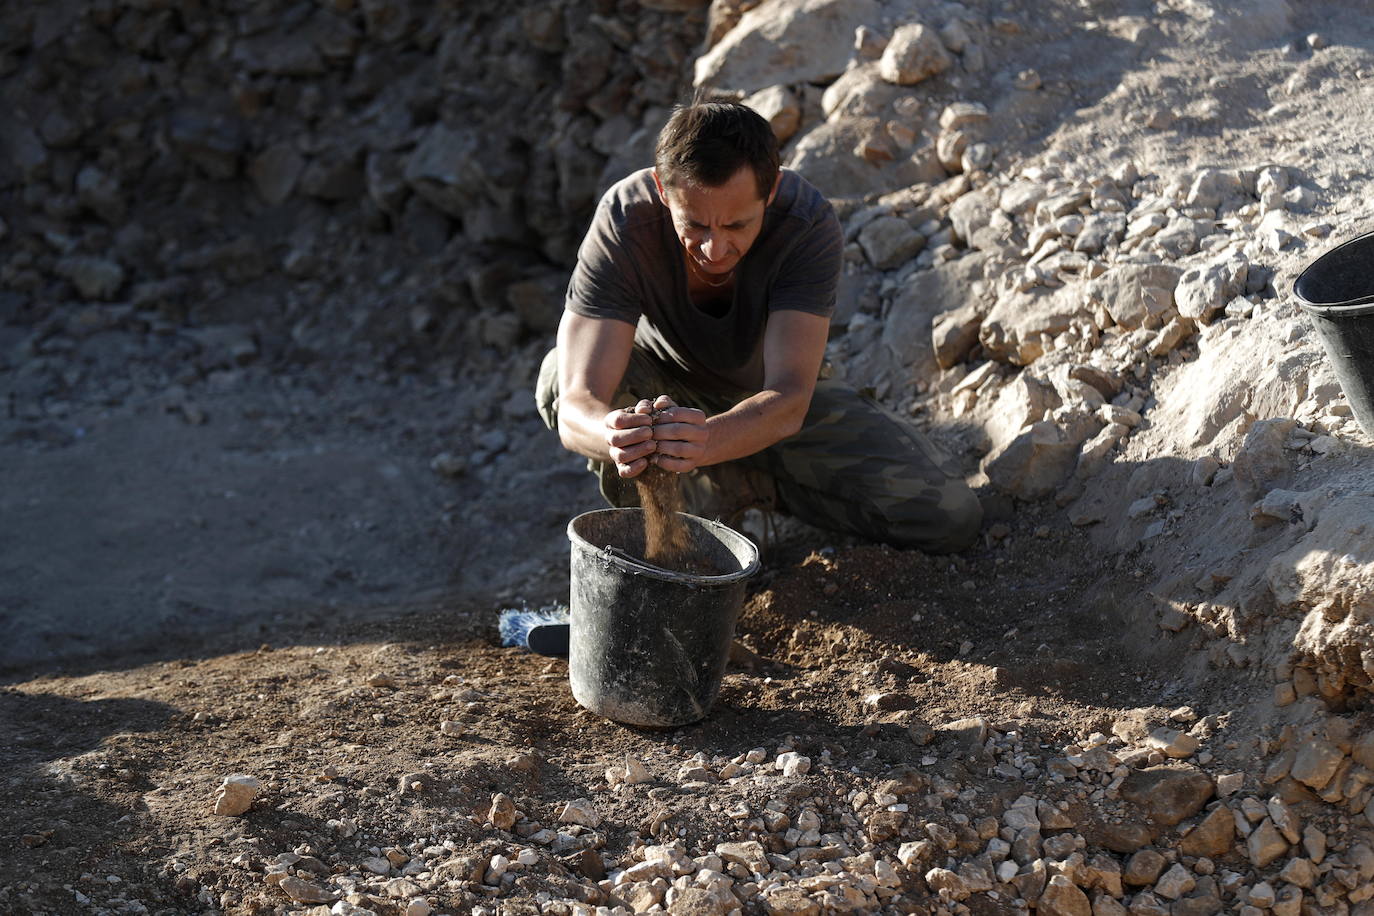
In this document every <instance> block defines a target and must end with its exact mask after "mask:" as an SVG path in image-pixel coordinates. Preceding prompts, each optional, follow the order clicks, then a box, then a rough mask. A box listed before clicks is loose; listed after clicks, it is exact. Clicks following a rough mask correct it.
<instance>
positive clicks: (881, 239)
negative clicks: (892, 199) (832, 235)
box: [859, 216, 926, 270]
mask: <svg viewBox="0 0 1374 916" xmlns="http://www.w3.org/2000/svg"><path fill="white" fill-rule="evenodd" d="M925 244H926V237H925V236H923V235H921V233H919V232H917V231H916V230H915V229H913V228H911V223H909V222H907V221H906V220H904V219H902V218H901V217H899V216H880V217H878V218H877V219H875V220H872V221H871V222H869V223H868V224H867V225H865V226H864V227H863V229H861V230H860V231H859V247H860V248H862V249H863V252H864V255H865V256H866V257H867V258H868V262H869V263H870V264H872V265H873V266H874V267H876V268H878V269H879V270H891V269H892V268H894V267H900V266H901V265H903V264H905V263H906V262H907V261H909V260H910V259H911V258H914V257H915V256H916V255H917V253H918V252H920V250H921V249H922V248H924V247H925Z"/></svg>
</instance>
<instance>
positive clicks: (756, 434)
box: [652, 310, 830, 471]
mask: <svg viewBox="0 0 1374 916" xmlns="http://www.w3.org/2000/svg"><path fill="white" fill-rule="evenodd" d="M829 332H830V320H829V319H828V318H825V317H822V316H819V315H811V314H808V313H806V312H799V311H794V310H781V311H777V312H774V313H772V314H771V315H769V317H768V327H767V329H766V330H765V331H764V337H763V366H764V380H763V389H762V390H761V391H759V392H758V393H757V394H754V395H751V396H750V397H747V398H745V399H744V400H743V401H740V402H739V403H738V404H736V405H735V406H734V407H732V408H730V409H729V410H727V411H725V412H724V413H720V414H717V415H715V416H714V417H710V418H709V419H708V418H706V417H705V416H704V415H703V414H702V413H701V411H699V410H692V409H691V408H685V407H676V406H674V407H669V408H668V409H667V410H666V411H665V412H664V413H662V414H660V416H659V417H658V420H657V422H656V423H655V425H654V427H653V430H652V432H653V437H654V439H655V440H657V452H656V454H655V455H654V456H653V458H652V460H653V462H654V463H655V464H657V465H658V466H659V467H662V468H666V469H667V470H670V471H690V470H692V469H693V468H697V467H706V466H709V465H713V464H720V463H722V462H725V461H733V460H734V459H736V458H743V457H745V456H747V455H753V454H755V453H757V452H760V451H762V450H763V449H765V448H768V447H769V446H770V445H773V444H774V443H776V442H780V441H781V440H783V439H786V438H787V437H788V436H791V435H793V434H794V433H796V432H797V431H798V430H800V429H801V427H802V421H803V420H805V418H806V411H807V409H808V408H810V406H811V395H812V394H813V393H814V391H815V389H816V375H817V373H818V372H819V371H820V366H821V360H822V359H823V358H824V356H825V343H826V339H827V338H828V336H829Z"/></svg>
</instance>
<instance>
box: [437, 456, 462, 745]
mask: <svg viewBox="0 0 1374 916" xmlns="http://www.w3.org/2000/svg"><path fill="white" fill-rule="evenodd" d="M429 469H430V470H431V471H433V472H434V473H436V474H438V475H439V476H440V477H448V478H454V477H461V476H462V475H463V474H464V473H466V472H467V469H468V461H467V458H466V457H464V456H462V455H455V454H453V453H452V452H440V453H439V454H437V455H435V456H434V457H433V458H431V459H430V461H429ZM444 724H445V723H440V725H439V730H440V731H441V732H443V733H444V734H446V735H447V734H449V732H447V731H445V730H444ZM453 724H454V725H455V726H457V732H458V734H459V735H461V734H462V733H463V730H462V726H461V724H460V723H457V722H454V723H453Z"/></svg>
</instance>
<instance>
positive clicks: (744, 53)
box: [693, 0, 881, 92]
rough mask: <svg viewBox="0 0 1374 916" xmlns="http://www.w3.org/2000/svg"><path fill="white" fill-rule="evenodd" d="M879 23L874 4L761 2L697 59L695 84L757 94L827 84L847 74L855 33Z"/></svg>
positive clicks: (864, 0)
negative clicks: (782, 87) (771, 88)
mask: <svg viewBox="0 0 1374 916" xmlns="http://www.w3.org/2000/svg"><path fill="white" fill-rule="evenodd" d="M880 18H881V11H880V9H879V6H878V4H877V3H876V2H874V0H772V2H769V3H761V4H759V5H758V6H756V7H754V8H753V9H751V10H750V11H749V12H747V13H745V14H744V16H743V17H742V18H741V19H740V21H739V24H738V25H737V26H735V27H734V28H733V29H731V30H730V31H729V32H728V33H727V34H726V35H725V37H724V38H722V39H721V40H720V42H719V43H718V44H716V46H715V47H713V48H712V49H711V50H710V51H708V52H706V53H705V54H703V55H702V56H701V57H700V58H698V59H697V62H696V69H695V78H694V80H693V83H694V85H696V86H698V87H700V86H711V87H714V88H717V89H735V90H742V91H744V92H756V91H758V90H760V89H765V88H767V87H769V86H777V85H779V84H792V83H818V82H825V81H827V80H830V79H833V78H834V77H836V76H838V75H839V74H840V73H842V72H844V69H845V66H846V65H847V64H848V63H849V60H850V58H851V57H853V55H854V30H855V29H856V28H858V27H859V26H860V25H863V24H865V23H870V24H875V23H877V22H878V21H879V19H880Z"/></svg>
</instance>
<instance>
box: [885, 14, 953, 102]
mask: <svg viewBox="0 0 1374 916" xmlns="http://www.w3.org/2000/svg"><path fill="white" fill-rule="evenodd" d="M953 63H954V59H953V58H952V57H950V55H949V52H948V51H946V50H945V46H944V43H943V42H941V41H940V35H939V33H938V32H936V31H935V30H934V29H932V28H930V27H929V26H927V25H923V24H922V23H919V22H915V23H908V24H906V25H903V26H899V27H898V28H897V30H896V31H894V32H893V33H892V38H891V39H890V40H889V41H888V43H887V48H885V49H884V50H883V56H882V59H881V60H880V61H879V62H878V66H879V73H881V74H882V77H883V79H885V80H887V81H888V82H889V83H896V84H898V85H900V86H910V85H912V84H914V83H919V82H921V81H922V80H925V79H929V78H930V77H932V76H935V75H936V74H937V73H943V72H944V71H946V70H948V69H949V68H950V66H951V65H952V64H953Z"/></svg>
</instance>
